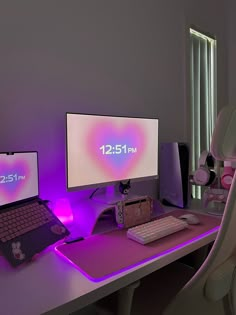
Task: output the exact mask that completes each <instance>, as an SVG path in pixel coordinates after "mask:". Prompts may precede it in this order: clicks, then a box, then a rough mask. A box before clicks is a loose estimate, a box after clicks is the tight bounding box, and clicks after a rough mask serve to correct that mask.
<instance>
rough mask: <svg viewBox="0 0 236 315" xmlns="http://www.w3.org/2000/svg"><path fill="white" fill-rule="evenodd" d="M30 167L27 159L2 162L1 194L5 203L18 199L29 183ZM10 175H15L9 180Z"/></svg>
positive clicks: (0, 176)
mask: <svg viewBox="0 0 236 315" xmlns="http://www.w3.org/2000/svg"><path fill="white" fill-rule="evenodd" d="M29 173H30V169H29V167H28V165H27V161H24V160H22V161H12V162H9V163H8V162H3V163H1V170H0V195H1V199H2V200H4V203H9V202H10V201H11V200H17V199H18V196H19V195H20V194H21V192H22V191H23V190H24V188H25V186H26V185H27V178H29V176H30V174H29ZM9 175H14V176H13V177H11V178H13V180H12V181H10V180H9Z"/></svg>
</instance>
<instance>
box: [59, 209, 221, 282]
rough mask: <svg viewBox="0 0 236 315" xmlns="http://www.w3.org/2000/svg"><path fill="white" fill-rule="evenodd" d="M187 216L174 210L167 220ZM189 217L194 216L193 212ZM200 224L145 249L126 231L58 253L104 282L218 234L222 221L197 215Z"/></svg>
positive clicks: (90, 239) (66, 247) (62, 248)
mask: <svg viewBox="0 0 236 315" xmlns="http://www.w3.org/2000/svg"><path fill="white" fill-rule="evenodd" d="M184 213H186V210H174V211H172V212H169V213H167V214H164V215H161V216H160V218H161V217H164V216H169V215H172V216H175V217H177V218H178V217H179V216H180V215H182V214H184ZM188 213H191V212H190V211H189V212H188ZM194 214H195V215H197V217H198V218H199V220H200V224H198V225H189V226H188V228H186V229H184V230H182V231H179V232H176V233H173V234H171V235H168V236H166V237H163V238H161V239H159V240H156V241H154V242H151V243H149V244H146V245H142V244H139V243H137V242H135V241H133V240H130V239H128V238H127V236H126V232H127V230H114V231H111V232H108V233H104V234H99V235H92V236H90V237H88V238H86V239H85V240H83V241H80V242H76V243H71V244H61V245H59V246H58V247H57V251H59V253H61V254H63V255H64V256H65V257H66V258H67V259H68V260H69V261H71V262H72V263H73V265H74V266H75V267H77V268H78V269H79V270H80V271H81V272H82V273H84V274H85V275H86V276H87V277H88V278H89V279H91V280H93V281H101V280H104V279H105V278H107V277H109V276H112V275H114V274H117V273H118V272H120V271H124V270H127V269H129V268H131V267H134V266H136V265H138V264H140V263H141V262H145V261H148V260H150V259H152V258H155V257H158V256H162V255H165V254H166V253H167V252H169V251H170V250H173V251H174V250H177V249H178V248H179V247H180V246H184V245H186V244H187V243H189V242H193V241H194V240H196V239H199V238H201V237H204V236H205V235H206V234H207V233H209V234H210V233H211V232H212V231H214V230H217V229H218V227H219V225H220V222H221V218H218V217H213V216H208V215H204V214H198V213H197V214H196V213H194Z"/></svg>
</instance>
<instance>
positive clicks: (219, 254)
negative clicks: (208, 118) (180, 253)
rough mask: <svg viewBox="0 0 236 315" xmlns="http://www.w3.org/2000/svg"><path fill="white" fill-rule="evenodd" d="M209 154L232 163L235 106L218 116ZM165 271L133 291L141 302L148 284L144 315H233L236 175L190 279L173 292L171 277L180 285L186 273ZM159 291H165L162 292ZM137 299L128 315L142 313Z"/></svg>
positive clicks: (172, 268)
mask: <svg viewBox="0 0 236 315" xmlns="http://www.w3.org/2000/svg"><path fill="white" fill-rule="evenodd" d="M211 153H212V155H213V156H214V158H215V159H217V160H221V161H222V160H223V161H225V160H227V161H236V107H231V106H226V107H225V108H223V110H222V111H221V112H220V114H219V115H218V118H217V122H216V126H215V129H214V133H213V137H212V142H211ZM168 268H169V274H168V272H165V276H164V277H163V276H162V278H161V277H160V275H161V274H162V271H163V270H159V271H157V275H156V276H155V274H154V275H153V278H150V281H149V282H148V283H147V285H146V287H145V286H144V287H143V288H142V281H141V286H140V289H137V291H136V292H137V294H139V299H138V300H140V299H141V297H142V296H143V302H144V303H145V295H146V296H147V295H148V290H149V287H148V286H150V283H151V287H150V290H151V291H152V293H151V294H152V295H154V298H153V302H152V303H150V302H149V305H147V307H146V314H149V315H151V314H155V315H158V314H164V315H200V314H201V315H204V314H206V315H211V314H212V315H218V314H219V315H222V314H231V315H233V314H236V173H235V175H234V178H233V182H232V185H231V188H230V191H229V196H228V199H227V202H226V205H225V210H224V214H223V218H222V223H221V227H220V231H219V232H218V235H217V238H216V240H215V242H214V245H213V247H212V249H211V251H210V253H209V255H208V256H207V258H206V260H205V262H204V263H203V264H202V266H201V267H200V268H199V270H198V271H197V272H196V273H195V275H194V276H193V277H191V276H190V278H191V279H190V280H189V281H187V283H186V284H185V285H184V286H183V288H181V289H180V290H179V288H178V287H176V289H177V291H176V292H174V293H173V288H172V287H171V285H170V283H171V277H172V279H173V282H172V283H173V285H175V284H176V283H179V282H180V280H179V278H181V277H182V275H184V274H185V272H186V270H185V269H183V270H182V274H181V273H179V274H178V275H177V274H176V272H175V264H172V265H170V266H169V267H168ZM171 272H172V273H171ZM155 277H157V279H158V277H159V281H156V279H155ZM160 278H161V279H160ZM168 285H170V288H169V289H170V290H169V291H172V292H169V291H168V288H167V289H166V286H168ZM163 288H165V290H164V291H165V292H164V293H163ZM141 290H142V292H141ZM178 290H179V291H178ZM139 291H140V292H139ZM145 292H146V293H145ZM149 292H150V291H149ZM135 294H136V293H135ZM173 295H175V297H174V298H173ZM155 297H156V298H155ZM168 298H170V300H169V301H168ZM138 300H137V299H136V298H135V296H134V305H133V313H131V314H134V315H138V314H145V313H144V312H143V313H141V312H139V311H138V310H139V307H138V305H137V304H138V303H139V302H138ZM149 301H150V300H149ZM158 301H161V302H162V301H165V302H164V305H163V303H161V304H162V305H161V306H160V304H159V303H158ZM135 303H136V305H135ZM141 303H142V302H140V304H141Z"/></svg>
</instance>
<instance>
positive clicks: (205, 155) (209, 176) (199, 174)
mask: <svg viewBox="0 0 236 315" xmlns="http://www.w3.org/2000/svg"><path fill="white" fill-rule="evenodd" d="M214 166H215V159H214V158H213V156H212V155H211V153H210V152H209V151H203V152H202V153H201V155H200V157H199V160H198V169H197V170H196V171H195V172H194V175H193V180H194V183H195V184H197V185H201V186H209V185H211V184H213V183H214V182H215V180H216V173H215V171H214Z"/></svg>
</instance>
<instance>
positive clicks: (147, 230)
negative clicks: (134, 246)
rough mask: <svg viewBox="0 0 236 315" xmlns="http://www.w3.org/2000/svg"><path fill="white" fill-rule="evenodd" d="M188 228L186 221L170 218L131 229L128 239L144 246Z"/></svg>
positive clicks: (128, 232)
mask: <svg viewBox="0 0 236 315" xmlns="http://www.w3.org/2000/svg"><path fill="white" fill-rule="evenodd" d="M187 227H188V223H187V222H186V221H183V220H180V219H177V218H175V217H173V216H168V217H164V218H161V219H157V220H154V221H150V222H147V223H144V224H141V225H137V226H135V227H132V228H129V229H128V231H127V237H128V238H130V239H132V240H134V241H136V242H138V243H140V244H143V245H144V244H147V243H150V242H153V241H155V240H158V239H159V238H162V237H164V236H167V235H170V234H173V233H175V232H178V231H181V230H183V229H185V228H187Z"/></svg>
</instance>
